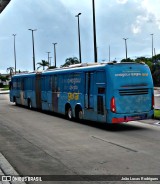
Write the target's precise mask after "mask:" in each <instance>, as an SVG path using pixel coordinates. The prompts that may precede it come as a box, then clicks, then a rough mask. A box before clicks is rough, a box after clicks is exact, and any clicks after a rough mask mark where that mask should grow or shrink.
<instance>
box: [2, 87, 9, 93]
mask: <svg viewBox="0 0 160 184" xmlns="http://www.w3.org/2000/svg"><path fill="white" fill-rule="evenodd" d="M0 94H9V90H3V89H2V88H0Z"/></svg>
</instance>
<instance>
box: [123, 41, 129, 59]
mask: <svg viewBox="0 0 160 184" xmlns="http://www.w3.org/2000/svg"><path fill="white" fill-rule="evenodd" d="M123 40H124V41H125V50H126V60H127V40H128V38H123Z"/></svg>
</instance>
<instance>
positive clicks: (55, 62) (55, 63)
mask: <svg viewBox="0 0 160 184" xmlns="http://www.w3.org/2000/svg"><path fill="white" fill-rule="evenodd" d="M53 45H54V66H55V68H56V67H57V66H56V65H57V61H56V59H57V58H56V45H57V43H53Z"/></svg>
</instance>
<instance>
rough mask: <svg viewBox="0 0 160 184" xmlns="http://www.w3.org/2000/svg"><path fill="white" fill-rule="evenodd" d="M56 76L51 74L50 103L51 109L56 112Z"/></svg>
mask: <svg viewBox="0 0 160 184" xmlns="http://www.w3.org/2000/svg"><path fill="white" fill-rule="evenodd" d="M58 94H59V93H58V76H57V75H53V76H52V104H53V111H54V112H58Z"/></svg>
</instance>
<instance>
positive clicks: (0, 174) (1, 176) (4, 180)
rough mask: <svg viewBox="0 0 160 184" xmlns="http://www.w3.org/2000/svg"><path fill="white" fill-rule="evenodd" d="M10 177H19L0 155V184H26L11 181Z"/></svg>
mask: <svg viewBox="0 0 160 184" xmlns="http://www.w3.org/2000/svg"><path fill="white" fill-rule="evenodd" d="M11 176H17V177H18V176H19V174H18V173H17V172H16V171H15V170H14V168H13V167H12V166H11V164H10V163H9V162H8V161H7V159H6V158H5V157H4V156H3V155H2V154H1V153H0V184H26V183H25V182H22V181H11Z"/></svg>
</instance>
